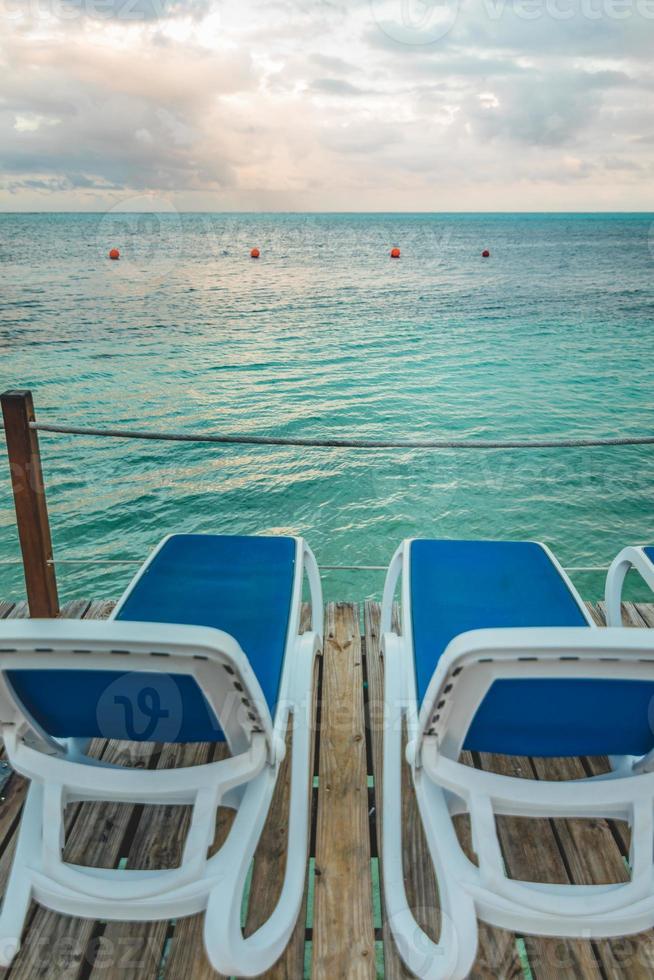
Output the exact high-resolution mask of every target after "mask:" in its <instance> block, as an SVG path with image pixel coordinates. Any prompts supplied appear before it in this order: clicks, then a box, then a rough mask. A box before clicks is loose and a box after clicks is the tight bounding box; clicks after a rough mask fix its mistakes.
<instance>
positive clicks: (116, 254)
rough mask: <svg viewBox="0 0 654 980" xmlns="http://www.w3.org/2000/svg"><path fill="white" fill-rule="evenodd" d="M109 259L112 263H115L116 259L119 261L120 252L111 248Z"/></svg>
mask: <svg viewBox="0 0 654 980" xmlns="http://www.w3.org/2000/svg"><path fill="white" fill-rule="evenodd" d="M109 258H110V259H113V260H114V262H115V261H116V259H119V258H120V252H119V251H118V249H117V248H112V249H111V251H110V252H109Z"/></svg>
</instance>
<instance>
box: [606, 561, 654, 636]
mask: <svg viewBox="0 0 654 980" xmlns="http://www.w3.org/2000/svg"><path fill="white" fill-rule="evenodd" d="M632 568H635V569H636V571H637V572H639V573H640V575H641V578H643V579H644V581H645V582H646V583H647V585H649V587H650V589H652V591H653V592H654V548H652V547H645V546H642V545H641V546H638V547H633V548H623V549H622V551H621V552H620V553H619V554H618V555H616V557H615V558H614V559H613V561H612V562H611V567H610V568H609V571H608V574H607V576H606V594H605V600H606V625H607V626H622V589H623V587H624V580H625V578H626V576H627V572H629V571H630V570H631V569H632Z"/></svg>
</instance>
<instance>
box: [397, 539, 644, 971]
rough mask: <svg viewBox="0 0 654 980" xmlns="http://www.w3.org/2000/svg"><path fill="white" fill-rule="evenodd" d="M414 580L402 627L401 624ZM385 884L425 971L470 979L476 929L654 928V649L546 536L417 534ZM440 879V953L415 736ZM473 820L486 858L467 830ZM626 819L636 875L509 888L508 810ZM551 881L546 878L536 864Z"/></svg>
mask: <svg viewBox="0 0 654 980" xmlns="http://www.w3.org/2000/svg"><path fill="white" fill-rule="evenodd" d="M400 579H401V610H402V615H401V632H400V633H399V634H397V633H395V632H393V631H392V629H391V616H392V606H393V601H394V596H395V593H396V589H397V586H398V582H399V580H400ZM382 634H383V638H382V651H383V657H384V672H385V712H386V714H385V724H384V784H383V840H382V853H383V878H384V895H385V903H386V911H387V919H388V922H389V924H390V927H391V929H392V931H393V934H394V937H395V940H396V942H397V945H398V949H399V952H400V954H401V956H402V958H403V959H404V961H405V962H406V964H407V966H408V967H409V968H410V969H411V970H412V971H413V972H414V973H415V974H416V975H417V976H419V977H425V978H429V980H437V978H463V977H465V976H467V975H468V973H469V971H470V969H471V968H472V965H473V963H474V959H475V955H476V946H477V918H480V919H482V920H484V921H486V922H489V923H490V924H492V925H495V926H499V927H501V928H505V929H509V930H513V931H516V932H518V933H533V934H540V935H548V936H585V937H599V936H614V935H625V934H628V933H633V932H637V931H640V930H642V929H645V928H649V927H650V926H651V925H652V924H654V865H653V861H652V847H653V843H654V824H653V817H654V773H652V772H650V771H649V770H650V767H651V766H652V763H653V759H652V757H651V755H650V753H652V750H653V749H654V734H653V733H652V727H651V725H650V705H651V704H652V703H653V699H654V640H653V639H652V638H651V634H650V633H649V631H647V630H642V631H641V630H624V629H599V628H596V627H595V626H594V625H593V622H592V620H591V618H590V616H589V614H588V612H587V611H586V608H585V606H584V604H583V602H582V601H581V599H580V598H579V596H578V594H577V593H576V591H575V589H574V587H573V586H572V584H571V582H570V581H569V579H568V578H567V576H566V575H565V572H564V571H563V570H562V568H561V567H560V566H559V564H558V563H557V561H556V559H555V558H554V557H553V555H552V554H551V553H550V552H549V551H548V549H547V548H546V547H545V546H543V545H540V544H537V543H532V542H495V541H434V540H410V541H406V542H404V543H403V544H402V545H401V547H400V548H399V549H398V551H397V552H396V554H395V556H394V558H393V560H392V562H391V565H390V568H389V571H388V575H387V580H386V586H385V590H384V599H383V604H382ZM404 725H406V729H407V733H408V745H407V749H406V757H407V760H408V762H409V765H410V769H411V774H412V778H413V784H414V788H415V792H416V797H417V801H418V806H419V810H420V814H421V818H422V823H423V826H424V830H425V834H426V837H427V841H428V845H429V850H430V854H431V858H432V861H433V864H434V869H435V873H436V877H437V881H438V890H439V896H440V904H441V909H442V926H441V934H440V938H439V940H438V942H433V941H432V940H431V939H429V937H428V936H427V935H426V934H425V933H424V932H423V931H422V929H421V928H420V927H419V925H418V923H417V922H416V920H415V918H414V916H413V913H412V911H411V909H410V907H409V904H408V900H407V896H406V892H405V886H404V873H403V865H402V851H403V842H402V838H403V833H404V832H405V831H406V828H403V827H402V810H401V763H402V758H401V756H402V730H403V726H404ZM464 749H466V750H471V751H474V752H490V753H500V754H507V755H518V756H525V755H530V756H579V755H608V756H609V757H610V760H611V764H612V770H611V772H610V773H608V774H607V775H604V776H600V777H595V778H590V779H583V780H577V781H574V782H568V783H566V782H549V781H546V780H539V781H532V780H528V779H518V778H512V777H508V776H502V775H498V774H496V773H493V772H488V771H481V770H478V769H475V768H473V767H471V766H469V765H465V764H462V763H461V762H460V761H459V760H460V754H461V751H462V750H464ZM459 813H468V814H469V815H470V820H471V830H472V840H473V847H474V850H475V852H476V855H477V859H478V865H477V864H474V863H473V862H471V861H470V860H469V859H468V858H467V857H466V855H465V853H464V852H463V850H462V848H461V846H460V844H459V842H458V839H457V836H456V833H455V830H454V825H453V822H452V818H453V816H455V815H456V814H459ZM500 814H501V815H506V814H512V815H516V816H523V817H550V818H555V817H566V816H570V817H571V816H578V817H614V818H617V819H622V820H626V821H628V822H629V823H630V824H631V827H632V841H633V843H632V855H631V880H630V881H629V882H628V883H627V884H620V885H603V886H587V887H581V886H574V885H554V884H543V883H539V882H529V881H515V880H512V879H510V878H508V877H507V875H506V872H505V868H504V863H503V859H502V853H501V849H500V844H499V840H498V835H497V828H496V817H497V815H500ZM535 870H536V869H535Z"/></svg>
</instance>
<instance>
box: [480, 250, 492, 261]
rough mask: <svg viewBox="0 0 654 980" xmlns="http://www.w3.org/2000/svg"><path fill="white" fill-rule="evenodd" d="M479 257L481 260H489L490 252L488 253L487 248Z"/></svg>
mask: <svg viewBox="0 0 654 980" xmlns="http://www.w3.org/2000/svg"><path fill="white" fill-rule="evenodd" d="M481 257H482V259H490V252H489V251H488V249H487V248H485V249H484V251H483V252H482V253H481Z"/></svg>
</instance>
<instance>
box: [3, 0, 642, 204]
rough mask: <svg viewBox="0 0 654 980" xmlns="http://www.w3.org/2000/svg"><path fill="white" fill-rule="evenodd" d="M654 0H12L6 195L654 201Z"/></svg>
mask: <svg viewBox="0 0 654 980" xmlns="http://www.w3.org/2000/svg"><path fill="white" fill-rule="evenodd" d="M653 52H654V0H427V2H423V0H349V2H347V3H346V2H344V0H268V2H265V0H256V2H254V0H0V210H4V211H78V210H79V211H103V210H107V209H112V208H116V209H118V210H121V209H122V210H126V211H129V210H169V209H171V208H173V209H177V210H187V211H198V210H209V211H223V210H237V211H262V210H266V211H367V210H370V211H459V210H460V211H479V210H483V211H547V210H553V211H593V210H599V211H613V210H615V211H620V210H626V211H629V210H630V211H651V210H654V200H653V188H654V102H653V94H654V58H653V57H652V54H653Z"/></svg>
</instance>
